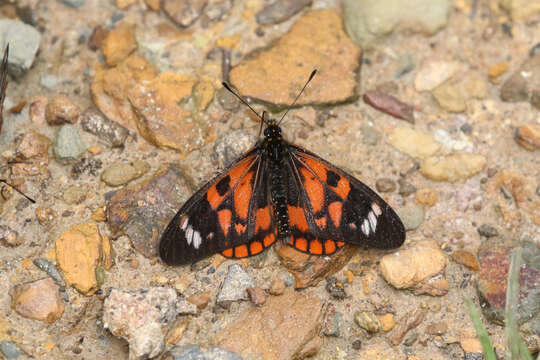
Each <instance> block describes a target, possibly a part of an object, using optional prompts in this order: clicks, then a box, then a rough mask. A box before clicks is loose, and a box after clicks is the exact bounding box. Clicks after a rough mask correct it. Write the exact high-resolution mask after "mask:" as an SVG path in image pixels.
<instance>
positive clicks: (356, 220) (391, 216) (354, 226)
mask: <svg viewBox="0 0 540 360" xmlns="http://www.w3.org/2000/svg"><path fill="white" fill-rule="evenodd" d="M287 163H288V169H289V173H290V177H291V178H292V181H291V180H290V181H289V187H290V188H291V189H290V190H289V194H290V195H289V199H288V201H289V218H290V222H291V239H290V243H289V245H291V246H294V247H295V248H296V249H297V250H300V251H303V252H307V253H311V254H316V255H326V254H331V253H333V252H335V251H336V249H337V248H339V247H341V246H343V244H344V243H345V242H347V243H351V244H356V245H364V246H369V247H374V248H379V249H391V248H396V247H399V246H400V245H401V244H402V243H403V242H404V241H405V229H404V226H403V224H402V222H401V220H400V219H399V217H398V216H397V214H396V213H395V212H394V210H392V208H391V207H390V206H389V205H388V204H387V203H386V202H385V201H384V200H383V199H381V198H380V197H379V196H378V195H377V194H376V193H375V192H374V191H373V190H371V189H370V188H369V187H367V186H366V185H364V184H363V183H362V182H360V181H359V180H357V179H356V178H354V177H353V176H351V175H349V174H347V173H346V172H345V171H343V170H341V169H338V168H337V167H335V166H333V165H332V164H330V163H329V162H327V161H325V160H323V159H321V158H320V157H319V156H317V155H315V154H313V153H311V152H309V151H307V150H305V149H303V148H300V147H298V146H295V145H289V152H288V161H287ZM296 193H297V194H296ZM291 195H292V196H291Z"/></svg>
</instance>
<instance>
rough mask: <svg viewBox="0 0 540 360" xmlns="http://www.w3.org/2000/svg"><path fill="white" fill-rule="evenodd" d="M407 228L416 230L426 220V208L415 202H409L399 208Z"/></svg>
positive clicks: (398, 211) (400, 215) (399, 213)
mask: <svg viewBox="0 0 540 360" xmlns="http://www.w3.org/2000/svg"><path fill="white" fill-rule="evenodd" d="M397 213H398V215H399V217H400V218H401V221H403V225H404V226H405V230H406V231H409V230H415V229H417V228H418V227H419V226H420V225H422V223H423V222H424V209H422V207H421V206H419V205H416V204H415V203H412V202H411V203H409V204H408V205H406V206H405V207H403V208H400V209H398V210H397Z"/></svg>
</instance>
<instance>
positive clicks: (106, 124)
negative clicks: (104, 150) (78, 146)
mask: <svg viewBox="0 0 540 360" xmlns="http://www.w3.org/2000/svg"><path fill="white" fill-rule="evenodd" d="M80 122H81V126H82V128H83V130H84V131H87V132H89V133H91V134H94V135H96V136H97V137H99V138H100V139H102V140H105V141H107V142H108V143H110V144H111V146H112V147H122V146H124V143H125V141H126V139H127V137H128V135H129V131H128V130H127V129H126V128H125V127H123V126H122V125H120V124H118V123H117V122H116V121H113V120H110V119H109V118H107V117H105V116H104V115H102V114H101V112H99V111H98V110H96V109H87V110H86V111H85V112H84V113H82V114H81V119H80Z"/></svg>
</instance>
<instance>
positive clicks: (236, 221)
mask: <svg viewBox="0 0 540 360" xmlns="http://www.w3.org/2000/svg"><path fill="white" fill-rule="evenodd" d="M315 73H316V70H315V71H313V73H312V74H311V76H310V78H309V80H308V81H307V82H306V84H305V85H304V87H303V88H302V91H300V93H299V94H298V96H297V97H296V99H298V97H299V96H300V95H301V94H302V92H303V91H304V89H305V88H306V86H307V84H308V83H309V81H311V79H312V78H313V76H315ZM223 85H224V86H225V87H226V88H227V89H228V90H229V91H231V92H232V93H233V94H234V95H236V96H237V97H238V98H239V99H240V100H241V101H242V102H243V103H244V104H246V105H247V106H248V107H250V108H251V106H249V104H248V103H247V102H246V101H245V100H243V99H242V98H241V97H240V96H239V95H237V94H236V93H235V92H233V91H232V90H231V89H230V87H229V86H228V85H227V84H226V83H223ZM295 102H296V100H295ZM293 105H294V103H293ZM291 106H292V105H291ZM252 110H253V109H252ZM253 111H254V112H255V110H253ZM255 113H256V112H255ZM257 116H259V115H257ZM284 116H285V115H283V117H284ZM259 117H260V118H261V121H262V123H261V127H262V125H263V124H265V125H266V128H265V130H264V137H263V138H262V139H260V140H259V141H258V142H257V143H256V144H255V146H254V147H253V148H252V149H251V150H249V151H248V152H247V153H245V154H244V155H242V156H241V157H240V158H238V159H236V160H235V161H234V162H233V163H232V164H231V165H230V166H228V167H227V168H226V169H225V170H224V171H223V172H221V173H220V174H218V175H217V176H216V177H214V178H213V179H212V180H210V181H209V182H208V183H207V184H206V185H204V186H203V187H202V188H201V189H200V190H199V191H197V192H196V193H195V195H193V196H192V197H191V198H190V199H189V200H188V201H187V202H186V203H185V204H184V206H182V208H181V209H180V210H179V211H178V213H177V214H176V216H175V217H174V218H173V219H172V221H171V222H170V223H169V225H168V226H167V228H166V230H165V232H164V233H163V235H162V237H161V241H160V244H159V255H160V257H161V259H162V260H163V261H164V262H165V263H167V264H169V265H181V264H189V263H193V262H195V261H197V260H200V259H202V258H204V257H207V256H209V255H212V254H215V253H221V254H222V255H223V256H225V257H228V258H243V257H247V256H252V255H256V254H259V253H261V252H262V251H263V250H265V249H266V248H268V247H270V246H271V245H272V244H273V243H275V242H276V240H278V239H279V240H281V241H283V242H285V244H287V245H289V246H292V247H294V248H295V249H297V250H299V251H301V252H304V253H308V254H312V255H330V254H332V253H334V252H335V251H336V250H338V249H339V248H340V247H342V246H343V245H345V243H350V244H355V245H363V246H367V247H373V248H379V249H392V248H396V247H399V246H400V245H401V244H403V242H404V241H405V228H404V226H403V223H402V222H401V220H400V218H399V217H398V215H397V214H396V213H395V211H394V210H393V209H392V208H391V207H390V206H389V205H388V204H387V203H386V202H385V201H384V200H383V199H381V198H380V197H379V196H378V195H377V194H376V193H375V192H374V191H373V190H371V189H370V188H369V187H367V186H366V185H365V184H363V183H362V182H360V181H359V180H357V179H356V178H354V177H353V176H351V175H349V174H348V173H346V172H345V171H343V170H341V169H339V168H337V167H335V166H334V165H332V164H330V163H329V162H327V161H325V160H323V159H321V158H320V157H319V156H317V155H315V154H314V153H312V152H310V151H308V150H306V149H304V148H301V147H299V146H297V145H294V144H291V143H289V142H287V141H286V140H285V139H283V137H282V135H281V128H280V127H279V123H280V122H281V120H283V117H282V118H281V120H280V122H277V121H276V120H274V119H269V118H268V116H267V113H266V112H263V114H262V116H259Z"/></svg>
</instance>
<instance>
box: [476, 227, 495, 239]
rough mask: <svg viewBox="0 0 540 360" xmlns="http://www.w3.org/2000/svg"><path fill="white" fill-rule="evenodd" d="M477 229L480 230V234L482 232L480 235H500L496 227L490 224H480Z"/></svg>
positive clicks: (488, 236)
mask: <svg viewBox="0 0 540 360" xmlns="http://www.w3.org/2000/svg"><path fill="white" fill-rule="evenodd" d="M477 231H478V234H480V236H484V237H487V238H490V237H495V236H498V235H499V231H498V230H497V229H496V228H495V227H493V226H491V225H488V224H482V225H480V226H479V227H478V229H477Z"/></svg>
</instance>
